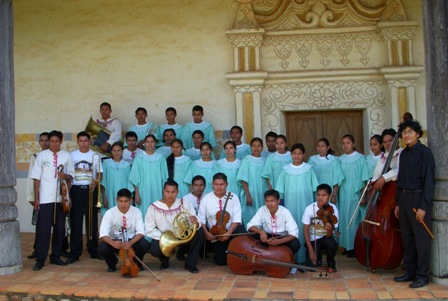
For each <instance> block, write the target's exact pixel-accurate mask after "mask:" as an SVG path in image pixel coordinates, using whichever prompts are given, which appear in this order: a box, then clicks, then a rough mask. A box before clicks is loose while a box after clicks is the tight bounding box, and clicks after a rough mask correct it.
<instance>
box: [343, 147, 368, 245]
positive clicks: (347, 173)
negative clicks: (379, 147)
mask: <svg viewBox="0 0 448 301" xmlns="http://www.w3.org/2000/svg"><path fill="white" fill-rule="evenodd" d="M338 159H339V161H340V162H341V169H342V173H343V175H344V180H343V181H342V183H341V186H340V187H339V200H338V208H339V229H340V232H341V235H340V237H339V245H340V246H341V247H344V248H346V249H347V250H353V248H354V244H355V236H356V230H357V229H358V225H359V223H360V222H361V219H362V213H361V212H360V211H358V212H357V214H356V215H355V218H354V220H353V222H352V225H351V227H350V228H349V229H347V226H348V223H349V222H350V219H351V217H352V216H353V213H354V212H355V208H356V206H357V204H358V202H359V198H360V197H361V191H362V189H363V187H364V185H365V182H366V181H367V180H368V179H369V176H368V174H367V163H366V159H365V157H364V155H362V154H360V153H358V152H356V151H355V152H354V153H352V154H350V155H345V154H344V155H342V156H340V157H339V158H338Z"/></svg>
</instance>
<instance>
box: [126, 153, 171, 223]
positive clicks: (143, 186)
mask: <svg viewBox="0 0 448 301" xmlns="http://www.w3.org/2000/svg"><path fill="white" fill-rule="evenodd" d="M167 179H168V169H167V166H166V159H165V157H164V156H162V155H161V154H158V153H154V154H153V155H148V154H147V153H146V152H143V153H141V154H138V155H137V156H136V157H135V159H134V163H133V164H132V168H131V174H130V177H129V181H130V182H131V183H132V185H134V186H137V187H138V191H139V193H140V198H141V204H140V205H138V206H137V207H138V208H140V211H141V212H142V215H143V216H146V211H147V210H148V207H149V205H151V204H152V203H154V202H155V201H158V200H160V199H161V198H162V190H163V184H164V183H165V182H166V180H167Z"/></svg>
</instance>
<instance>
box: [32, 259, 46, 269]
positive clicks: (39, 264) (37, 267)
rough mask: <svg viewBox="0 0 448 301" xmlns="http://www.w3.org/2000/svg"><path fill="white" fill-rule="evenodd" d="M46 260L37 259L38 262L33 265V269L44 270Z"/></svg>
mask: <svg viewBox="0 0 448 301" xmlns="http://www.w3.org/2000/svg"><path fill="white" fill-rule="evenodd" d="M44 262H45V261H43V260H36V264H35V265H34V267H33V271H40V270H42V268H43V267H44Z"/></svg>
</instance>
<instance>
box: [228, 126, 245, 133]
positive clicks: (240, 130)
mask: <svg viewBox="0 0 448 301" xmlns="http://www.w3.org/2000/svg"><path fill="white" fill-rule="evenodd" d="M234 129H237V130H238V131H239V132H240V134H243V129H242V128H241V127H240V126H239V125H234V126H232V128H231V129H230V131H233V130H234Z"/></svg>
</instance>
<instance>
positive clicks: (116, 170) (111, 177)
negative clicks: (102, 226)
mask: <svg viewBox="0 0 448 301" xmlns="http://www.w3.org/2000/svg"><path fill="white" fill-rule="evenodd" d="M102 167H103V175H102V177H101V186H103V187H104V190H105V193H106V197H107V201H108V207H107V208H105V207H101V215H104V214H105V213H106V211H107V210H109V209H110V208H112V207H114V206H116V205H117V200H116V199H117V192H118V191H119V190H120V189H122V188H127V189H129V190H130V191H131V192H132V191H134V186H133V185H132V184H131V182H129V175H130V173H131V165H130V164H129V162H127V161H125V160H123V159H122V160H121V161H120V162H115V161H114V160H112V159H107V160H104V161H103V164H102Z"/></svg>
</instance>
